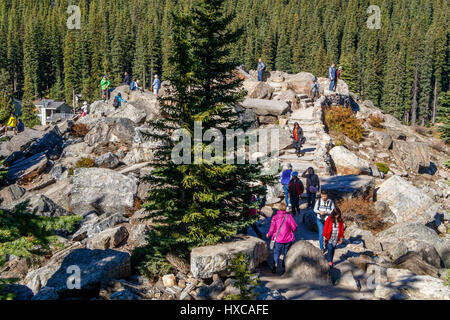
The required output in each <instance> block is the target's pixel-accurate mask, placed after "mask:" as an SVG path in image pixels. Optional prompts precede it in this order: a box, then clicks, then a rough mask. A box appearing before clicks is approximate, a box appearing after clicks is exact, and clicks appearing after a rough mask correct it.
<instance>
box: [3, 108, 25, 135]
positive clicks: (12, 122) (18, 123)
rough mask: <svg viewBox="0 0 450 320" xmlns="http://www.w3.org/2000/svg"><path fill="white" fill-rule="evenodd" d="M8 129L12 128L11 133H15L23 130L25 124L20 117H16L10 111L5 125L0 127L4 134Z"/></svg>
mask: <svg viewBox="0 0 450 320" xmlns="http://www.w3.org/2000/svg"><path fill="white" fill-rule="evenodd" d="M8 130H12V131H13V134H14V135H17V133H20V132H23V131H25V124H24V123H23V122H22V119H17V117H16V116H15V114H14V113H11V115H10V116H9V119H8V122H7V123H6V125H5V126H2V127H0V132H4V133H5V135H6V134H7V133H8Z"/></svg>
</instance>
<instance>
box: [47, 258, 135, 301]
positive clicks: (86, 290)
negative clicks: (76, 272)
mask: <svg viewBox="0 0 450 320" xmlns="http://www.w3.org/2000/svg"><path fill="white" fill-rule="evenodd" d="M72 266H77V267H78V268H79V269H80V272H81V274H80V289H77V290H71V289H70V288H68V283H72V282H70V281H71V278H69V277H71V276H72V275H73V271H72V273H70V272H69V273H67V272H68V270H69V271H70V267H72ZM130 275H131V264H130V255H129V254H128V253H124V252H118V251H114V250H89V249H77V250H74V251H72V252H70V254H69V255H67V256H66V257H65V258H64V260H63V262H62V264H61V267H60V268H59V269H58V271H56V272H55V273H54V274H53V275H52V276H51V278H50V279H49V280H48V281H47V286H48V287H53V288H55V289H56V291H57V292H58V295H59V296H60V297H61V298H66V297H83V296H91V295H92V296H95V294H94V292H95V291H96V290H98V288H100V287H101V285H102V284H104V283H108V282H109V281H110V280H111V279H121V278H127V277H128V276H130ZM97 293H98V291H97Z"/></svg>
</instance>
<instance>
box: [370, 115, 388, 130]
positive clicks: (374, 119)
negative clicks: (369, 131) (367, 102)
mask: <svg viewBox="0 0 450 320" xmlns="http://www.w3.org/2000/svg"><path fill="white" fill-rule="evenodd" d="M367 122H368V123H369V124H370V125H371V126H372V127H374V128H380V129H381V128H384V127H383V122H384V118H383V117H382V116H380V115H376V114H371V115H370V116H369V118H367Z"/></svg>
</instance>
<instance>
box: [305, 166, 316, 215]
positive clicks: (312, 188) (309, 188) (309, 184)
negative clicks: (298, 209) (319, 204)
mask: <svg viewBox="0 0 450 320" xmlns="http://www.w3.org/2000/svg"><path fill="white" fill-rule="evenodd" d="M302 177H303V178H306V196H307V198H308V209H312V208H313V207H314V204H315V201H316V196H317V192H319V190H320V179H319V176H318V175H317V174H316V173H315V172H314V169H313V168H312V167H310V168H308V169H307V170H306V171H305V172H303V174H302Z"/></svg>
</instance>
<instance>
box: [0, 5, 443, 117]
mask: <svg viewBox="0 0 450 320" xmlns="http://www.w3.org/2000/svg"><path fill="white" fill-rule="evenodd" d="M224 2H225V8H226V11H227V12H234V13H235V14H236V19H235V21H234V23H233V28H240V27H242V28H244V30H245V32H244V36H243V37H242V39H241V40H240V42H239V44H238V45H236V46H235V47H233V48H232V59H234V60H235V61H236V65H239V64H241V63H244V64H245V66H246V68H247V69H250V68H255V66H256V63H257V58H258V57H260V56H261V57H262V58H263V59H264V61H265V62H266V64H267V65H268V69H269V70H281V71H287V72H300V71H307V72H312V73H314V74H315V75H317V76H326V75H327V68H328V66H329V65H330V63H331V62H332V61H335V62H336V63H337V64H338V65H342V66H343V68H344V71H343V78H344V79H345V80H346V81H347V82H348V83H349V86H350V90H351V91H353V92H355V93H357V94H358V95H360V96H361V97H362V98H363V99H370V100H372V101H373V102H374V103H375V105H377V106H379V107H381V108H382V109H383V110H384V111H386V112H389V113H390V114H393V115H394V116H396V117H397V118H399V119H401V120H403V121H404V122H406V123H412V124H413V123H420V124H427V123H430V122H434V121H435V118H436V115H437V116H439V115H441V116H442V115H444V117H448V115H446V114H442V113H443V112H445V111H446V110H445V109H447V108H446V107H442V108H441V107H440V106H441V103H440V100H445V96H448V93H447V94H445V93H446V92H448V91H449V87H450V81H449V70H448V69H449V56H450V53H449V50H450V36H449V28H448V25H449V7H448V0H395V1H394V0H379V1H377V3H376V4H377V5H378V6H379V7H380V8H381V28H380V29H369V28H368V27H367V20H368V18H369V16H370V15H371V14H368V13H367V12H366V10H367V8H368V7H369V6H370V5H371V4H373V3H371V2H372V1H369V0H224ZM193 3H195V1H193V0H178V1H177V0H114V1H110V0H79V1H76V0H73V1H67V0H39V1H36V0H0V102H1V101H2V100H3V101H6V100H7V99H8V98H10V97H15V98H18V99H22V100H23V101H24V103H25V105H30V104H31V102H32V101H33V100H35V99H36V98H39V97H49V98H54V99H65V100H66V101H67V102H68V103H69V104H71V101H72V94H73V92H76V93H81V94H82V95H83V100H88V101H93V100H97V99H98V97H99V88H98V87H99V82H100V79H101V77H102V76H103V75H104V74H106V75H108V76H109V77H110V79H111V81H112V84H113V86H115V85H118V84H119V83H120V82H121V81H122V77H123V72H124V71H128V72H129V73H131V74H132V75H133V77H137V78H139V79H140V80H141V83H142V81H144V80H145V81H146V85H147V86H149V84H150V79H151V77H152V76H153V75H154V74H162V76H163V79H164V75H166V74H167V73H168V72H170V66H169V65H168V64H169V63H168V57H169V54H170V50H171V39H170V35H171V33H172V25H171V24H172V23H171V19H170V12H172V11H174V10H175V11H177V10H181V11H183V10H189V9H190V7H191V6H192V5H193ZM69 4H72V5H77V6H79V7H80V9H81V30H69V29H68V27H67V20H68V18H69V16H70V15H71V14H69V13H68V12H67V8H68V5H69Z"/></svg>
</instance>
